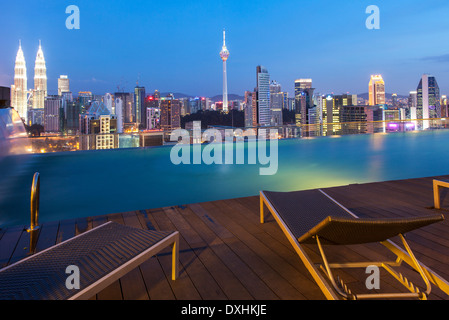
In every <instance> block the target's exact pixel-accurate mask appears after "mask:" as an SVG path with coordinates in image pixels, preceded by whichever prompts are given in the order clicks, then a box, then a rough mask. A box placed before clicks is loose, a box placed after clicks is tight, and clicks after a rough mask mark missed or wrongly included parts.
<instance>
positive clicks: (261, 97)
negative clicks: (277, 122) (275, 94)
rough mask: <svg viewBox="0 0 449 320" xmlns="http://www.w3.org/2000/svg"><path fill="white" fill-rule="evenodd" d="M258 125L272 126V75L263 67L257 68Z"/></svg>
mask: <svg viewBox="0 0 449 320" xmlns="http://www.w3.org/2000/svg"><path fill="white" fill-rule="evenodd" d="M256 75H257V87H256V92H257V123H258V125H259V126H269V125H270V124H271V110H270V74H269V73H268V70H267V69H266V68H265V67H263V66H257V68H256Z"/></svg>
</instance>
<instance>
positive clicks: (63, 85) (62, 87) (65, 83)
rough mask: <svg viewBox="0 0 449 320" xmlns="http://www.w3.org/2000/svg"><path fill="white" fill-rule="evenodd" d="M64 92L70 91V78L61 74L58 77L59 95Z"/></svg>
mask: <svg viewBox="0 0 449 320" xmlns="http://www.w3.org/2000/svg"><path fill="white" fill-rule="evenodd" d="M63 92H70V80H69V77H68V76H66V75H60V76H59V78H58V95H60V96H61V95H62V93H63Z"/></svg>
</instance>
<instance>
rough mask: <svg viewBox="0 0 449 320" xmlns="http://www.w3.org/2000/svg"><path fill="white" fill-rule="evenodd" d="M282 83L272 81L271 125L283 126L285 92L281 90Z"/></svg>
mask: <svg viewBox="0 0 449 320" xmlns="http://www.w3.org/2000/svg"><path fill="white" fill-rule="evenodd" d="M281 91H282V89H281V85H280V84H279V83H277V82H276V81H272V82H271V83H270V111H271V125H273V126H281V125H283V121H282V108H283V106H284V93H283V92H281Z"/></svg>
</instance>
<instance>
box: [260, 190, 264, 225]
mask: <svg viewBox="0 0 449 320" xmlns="http://www.w3.org/2000/svg"><path fill="white" fill-rule="evenodd" d="M263 205H264V203H263V197H262V195H260V223H264V222H265V218H264V215H263Z"/></svg>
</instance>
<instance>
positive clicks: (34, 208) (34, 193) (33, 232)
mask: <svg viewBox="0 0 449 320" xmlns="http://www.w3.org/2000/svg"><path fill="white" fill-rule="evenodd" d="M39 192H40V176H39V172H36V173H34V176H33V182H32V184H31V199H30V210H31V223H30V227H29V228H28V229H27V232H28V233H29V234H30V254H32V253H33V252H34V249H35V248H36V240H37V236H38V233H39V232H37V231H38V230H39V222H38V221H39Z"/></svg>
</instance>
